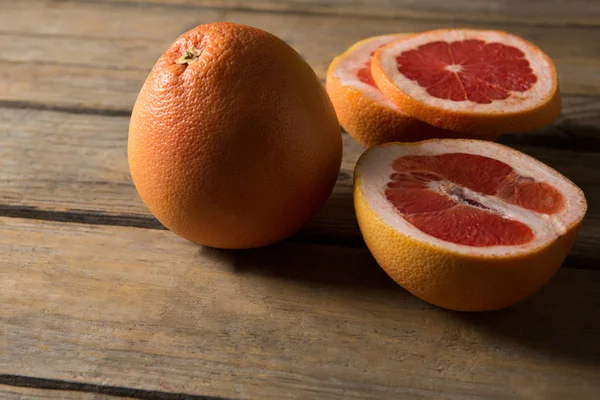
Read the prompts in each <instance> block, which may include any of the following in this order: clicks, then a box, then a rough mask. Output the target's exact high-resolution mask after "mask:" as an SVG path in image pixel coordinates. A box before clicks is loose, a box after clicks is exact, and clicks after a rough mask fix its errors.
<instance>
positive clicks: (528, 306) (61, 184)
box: [0, 0, 600, 400]
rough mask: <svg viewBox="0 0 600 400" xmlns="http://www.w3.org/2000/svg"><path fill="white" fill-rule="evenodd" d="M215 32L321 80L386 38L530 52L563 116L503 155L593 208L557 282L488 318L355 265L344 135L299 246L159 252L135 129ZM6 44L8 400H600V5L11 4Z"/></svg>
mask: <svg viewBox="0 0 600 400" xmlns="http://www.w3.org/2000/svg"><path fill="white" fill-rule="evenodd" d="M215 20H228V21H234V22H240V23H246V24H249V25H254V26H257V27H260V28H263V29H265V30H268V31H270V32H272V33H274V34H276V35H278V36H280V37H281V38H282V39H284V40H285V41H287V42H288V43H289V44H291V45H292V46H293V47H294V48H296V49H297V50H298V51H299V52H300V53H301V54H302V55H303V56H304V57H305V58H306V60H307V61H308V62H309V63H310V64H311V66H312V67H313V68H314V69H315V71H316V72H317V74H318V75H319V77H320V78H321V79H324V77H325V72H326V69H327V66H328V64H329V62H330V61H331V59H332V58H333V57H334V56H335V55H336V54H338V53H340V52H341V51H343V50H344V49H345V48H347V47H348V46H349V45H350V44H352V43H353V42H355V41H356V40H359V39H362V38H364V37H368V36H372V35H377V34H382V33H389V32H398V31H419V30H425V29H433V28H443V27H455V26H469V27H476V28H491V29H504V30H507V31H510V32H513V33H516V34H519V35H522V36H523V37H525V38H527V39H530V40H532V41H533V42H535V43H537V44H538V45H539V46H540V47H541V48H542V49H543V50H544V51H546V52H547V53H548V54H549V55H550V56H551V57H552V58H553V59H554V60H555V62H556V65H557V68H558V71H559V77H560V83H561V91H562V93H563V94H564V96H563V97H564V103H563V104H564V109H563V115H562V117H561V118H560V120H559V121H557V122H556V123H555V124H553V125H552V126H550V127H548V128H546V129H544V130H541V131H539V132H535V133H533V134H529V135H515V136H504V137H502V138H501V140H500V141H501V142H503V143H507V144H510V145H511V146H513V147H515V148H517V149H520V150H523V151H525V152H526V153H529V154H531V155H533V156H535V157H537V158H539V159H540V160H542V161H544V162H546V163H548V164H549V165H551V166H552V167H554V168H556V169H557V170H558V171H560V172H562V173H564V174H565V175H566V176H567V177H569V178H571V179H572V180H573V181H574V182H575V183H577V184H578V185H579V186H581V187H582V188H583V189H584V191H585V192H586V195H587V199H588V202H589V205H590V209H589V212H588V216H587V218H586V221H585V223H584V226H583V229H582V231H581V234H580V237H579V239H578V241H577V243H576V245H575V247H574V249H573V251H572V253H571V254H570V255H569V257H568V258H567V260H566V261H565V264H564V267H565V268H562V269H561V270H560V272H559V273H558V275H557V276H556V277H555V278H553V279H552V280H551V282H550V283H549V285H548V286H546V287H545V288H544V289H543V290H542V291H541V292H539V293H538V294H536V295H534V296H532V297H531V298H530V299H528V300H526V301H524V302H522V303H520V304H518V305H516V306H514V307H511V308H509V309H507V310H504V311H501V312H496V313H486V314H461V313H452V312H447V311H444V310H440V309H438V308H435V307H432V306H429V305H427V304H425V303H423V302H421V301H420V300H418V299H416V298H415V297H413V296H411V295H410V294H408V293H407V292H405V291H403V290H402V289H401V288H400V287H398V286H397V285H396V284H394V283H393V282H392V281H391V280H390V279H389V278H388V277H387V276H386V275H385V274H384V273H383V272H382V270H381V269H380V268H379V267H378V266H377V265H376V264H375V262H374V261H373V259H372V257H371V256H370V255H369V253H368V250H367V249H366V248H365V247H364V244H363V243H362V239H361V236H360V233H359V231H358V227H357V225H356V220H355V217H354V211H353V206H352V201H351V197H350V195H351V184H352V168H353V166H354V163H355V162H356V159H357V158H358V156H359V155H360V153H361V152H362V151H363V149H362V148H361V147H360V146H359V145H358V144H356V142H354V141H353V140H352V139H350V138H349V137H348V136H347V135H345V136H344V145H345V155H344V161H343V165H342V171H341V174H340V178H339V180H338V184H337V186H336V189H335V191H334V193H333V195H332V197H331V199H330V201H329V202H328V203H327V205H326V206H325V208H324V209H323V210H322V212H321V213H320V214H319V215H318V216H317V217H316V218H315V219H314V220H313V221H312V222H311V223H310V224H309V225H308V226H306V227H305V229H304V230H303V231H302V232H301V233H300V234H298V235H296V236H295V237H294V238H293V239H292V240H289V241H286V242H283V243H281V244H279V245H276V246H273V247H270V248H267V249H261V250H255V251H245V252H225V251H214V250H209V249H206V248H202V247H200V246H196V245H193V244H191V243H189V242H186V241H184V240H181V239H180V238H178V237H176V236H175V235H173V234H171V233H169V232H167V231H164V230H162V227H161V225H160V224H159V223H158V222H157V221H156V220H155V219H154V218H153V217H152V216H151V215H150V214H149V213H148V211H147V209H146V208H145V207H144V206H143V204H142V202H141V200H140V199H139V198H138V196H137V194H136V192H135V188H134V187H133V185H132V183H131V180H130V177H129V173H128V170H127V160H126V146H125V145H126V138H127V125H128V122H129V121H128V116H129V113H130V111H131V107H132V105H133V102H134V100H135V96H136V95H137V92H138V90H139V88H140V86H141V84H142V82H143V80H144V78H145V77H146V75H147V73H148V71H149V70H150V68H151V67H152V65H153V64H154V62H155V60H156V59H157V57H158V56H159V55H160V54H161V53H162V52H163V51H164V49H165V48H166V47H167V46H168V45H169V43H171V42H172V41H173V39H174V38H175V37H176V36H177V35H179V34H181V33H182V32H184V31H186V30H188V29H190V28H192V27H194V26H196V25H198V24H200V23H204V22H211V21H215ZM0 26H1V28H0V304H2V306H1V307H0V398H11V399H12V398H24V399H27V398H67V399H68V398H73V399H95V398H111V397H110V396H117V397H118V398H123V397H131V398H138V399H158V398H166V399H181V398H186V399H187V398H202V399H208V398H209V397H190V396H191V395H201V396H211V395H219V396H227V397H231V398H235V399H250V398H257V399H258V398H260V399H270V398H273V399H281V398H328V399H338V398H339V399H352V398H357V399H358V398H382V399H384V398H394V399H395V398H403V399H404V398H407V399H411V398H423V397H428V398H457V399H458V398H460V399H465V398H486V399H496V398H498V399H506V398H517V399H524V398H526V399H563V398H576V399H583V400H585V399H596V398H597V397H598V393H599V392H600V374H599V373H598V371H599V370H600V340H598V337H600V311H599V310H600V272H599V271H598V270H600V253H598V249H599V248H600V208H599V207H598V205H599V204H600V188H599V186H600V178H599V177H598V174H597V173H596V172H595V171H598V170H599V167H600V139H599V136H600V135H599V133H600V75H598V73H597V71H598V66H600V48H599V47H598V43H600V2H598V1H596V0H578V1H576V2H558V1H556V2H555V1H552V2H547V1H543V0H535V1H529V2H528V1H521V0H496V1H487V0H456V1H453V2H444V1H440V0H423V1H418V2H415V1H412V0H396V1H392V0H373V1H368V2H367V1H361V0H348V1H342V0H327V1H318V0H282V1H274V0H248V1H241V0H222V1H217V0H74V1H62V0H19V1H0ZM115 225H120V226H115ZM140 228H143V229H140ZM148 228H150V229H148Z"/></svg>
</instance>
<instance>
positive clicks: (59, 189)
mask: <svg viewBox="0 0 600 400" xmlns="http://www.w3.org/2000/svg"><path fill="white" fill-rule="evenodd" d="M128 124H129V119H128V118H126V117H111V118H107V117H104V116H96V115H85V114H71V113H61V112H53V111H38V110H10V109H2V108H0V214H2V215H8V216H27V217H30V218H42V219H54V220H59V221H78V222H84V223H100V224H112V225H129V226H137V227H148V228H161V225H160V224H159V223H158V222H157V221H156V220H155V219H154V218H153V217H152V216H151V215H150V214H149V212H148V210H147V209H146V207H145V206H144V204H143V203H142V201H141V199H140V198H139V196H138V195H137V192H136V190H135V187H134V186H133V184H132V182H131V178H130V175H129V169H128V166H127V150H126V148H127V145H126V143H127V129H128ZM343 138H344V158H343V163H342V171H341V173H340V176H339V179H338V183H337V186H336V188H335V190H334V193H333V194H332V196H331V198H330V200H329V202H328V203H327V204H326V205H325V207H324V208H323V210H322V211H321V213H320V214H319V215H318V216H317V217H316V218H315V219H314V220H313V221H312V222H311V223H310V224H309V225H308V226H306V228H305V229H304V231H303V232H302V233H301V234H300V235H299V236H298V237H297V238H296V239H297V240H312V241H318V242H324V243H338V244H343V245H346V246H348V245H349V246H362V245H363V242H362V239H361V235H360V232H359V230H358V226H357V223H356V219H355V216H354V208H353V204H352V197H351V192H352V176H353V169H354V165H355V163H356V161H357V159H358V157H359V156H360V154H361V153H362V152H363V150H364V148H363V147H362V146H360V145H359V144H357V143H356V142H355V141H354V140H353V139H352V138H351V137H350V136H348V135H343ZM557 145H560V143H558V144H557ZM512 146H513V147H515V148H517V149H520V150H523V151H525V152H526V153H528V154H531V155H533V156H534V157H536V158H538V159H540V160H541V161H543V162H545V163H547V164H548V165H550V166H552V167H554V168H555V169H557V170H558V171H559V172H561V173H563V174H565V175H566V176H567V177H568V178H570V179H572V180H573V181H574V182H575V183H576V184H577V185H579V186H580V187H581V188H582V189H583V190H584V192H585V193H586V197H587V200H588V203H589V204H590V209H589V211H588V215H587V217H586V220H585V222H584V226H583V229H582V232H581V235H580V238H579V240H578V242H577V244H576V246H575V248H574V250H573V253H572V256H571V258H570V259H569V265H573V266H589V267H590V268H600V263H599V262H598V261H599V257H600V254H598V252H597V251H596V249H597V248H598V246H600V210H599V209H598V208H597V207H595V205H596V204H600V177H599V176H598V174H594V173H590V171H594V170H597V169H598V168H600V153H589V152H580V153H578V154H577V155H574V154H575V153H573V152H571V151H564V150H556V149H545V148H540V147H535V146H529V145H519V144H513V145H512Z"/></svg>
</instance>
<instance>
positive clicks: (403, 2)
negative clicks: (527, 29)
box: [75, 0, 600, 27]
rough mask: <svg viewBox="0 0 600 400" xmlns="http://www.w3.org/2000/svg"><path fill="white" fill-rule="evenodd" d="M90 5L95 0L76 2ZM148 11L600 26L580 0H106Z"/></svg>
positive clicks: (592, 7) (598, 16)
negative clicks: (160, 7)
mask: <svg viewBox="0 0 600 400" xmlns="http://www.w3.org/2000/svg"><path fill="white" fill-rule="evenodd" d="M75 1H89V0H75ZM105 2H114V3H121V4H122V3H129V4H136V5H138V6H140V7H144V6H147V5H151V4H157V5H165V6H183V7H187V8H188V9H192V10H193V9H194V8H206V7H214V8H223V9H244V10H255V11H263V12H288V13H303V14H308V15H312V14H329V15H344V16H346V15H348V16H375V17H381V18H394V19H402V18H410V19H433V20H452V21H454V22H455V23H457V22H463V21H481V22H486V23H493V22H503V23H507V24H510V25H514V24H524V25H552V26H561V25H563V26H564V25H567V26H574V27H577V26H598V25H600V4H599V3H598V2H597V1H595V0H578V1H577V3H576V5H575V6H571V5H569V3H565V2H561V1H550V2H549V1H546V0H530V1H520V0H495V1H489V0H455V1H452V2H446V1H439V0H420V1H411V0H369V1H364V0H347V1H344V0H329V1H321V0H283V1H281V0H279V1H277V0H270V1H269V0H244V1H242V0H105Z"/></svg>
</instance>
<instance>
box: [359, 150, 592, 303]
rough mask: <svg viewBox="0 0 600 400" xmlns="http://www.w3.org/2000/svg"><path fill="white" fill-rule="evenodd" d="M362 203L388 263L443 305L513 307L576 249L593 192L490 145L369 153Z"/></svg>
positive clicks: (368, 234) (368, 237)
mask: <svg viewBox="0 0 600 400" xmlns="http://www.w3.org/2000/svg"><path fill="white" fill-rule="evenodd" d="M354 203H355V209H356V215H357V219H358V223H359V226H360V230H361V232H362V234H363V236H364V239H365V242H366V244H367V246H368V248H369V249H370V251H371V253H372V254H373V256H374V258H375V259H376V260H377V262H378V263H379V265H380V266H381V267H382V268H383V269H384V270H385V271H386V272H387V274H388V275H389V276H390V277H391V278H392V279H394V280H395V281H396V282H397V283H398V284H400V285H401V286H403V287H404V288H406V289H407V290H408V291H409V292H411V293H413V294H414V295H416V296H418V297H420V298H421V299H423V300H425V301H427V302H429V303H432V304H435V305H437V306H440V307H443V308H447V309H452V310H462V311H483V310H493V309H499V308H503V307H507V306H509V305H511V304H513V303H515V302H518V301H520V300H523V299H525V298H526V297H528V296H529V295H531V294H532V293H534V292H535V291H537V290H538V289H539V288H540V287H542V286H543V285H544V284H545V283H546V282H547V281H548V280H549V279H550V278H551V277H552V275H553V274H554V273H555V272H556V271H557V270H558V268H559V267H560V265H561V264H562V262H563V260H564V259H565V257H566V256H567V253H568V252H569V251H570V249H571V247H572V245H573V242H574V240H575V237H576V234H577V232H578V229H579V227H580V225H581V222H582V220H583V217H584V215H585V213H586V209H587V203H586V199H585V196H584V194H583V192H582V191H581V190H580V189H579V188H578V187H577V186H575V185H574V184H573V183H572V182H571V181H569V180H568V179H567V178H565V177H564V176H562V175H561V174H560V173H558V172H557V171H555V170H553V169H552V168H550V167H548V166H546V165H545V164H543V163H542V162H540V161H538V160H536V159H534V158H532V157H530V156H528V155H526V154H523V153H521V152H519V151H517V150H514V149H512V148H509V147H506V146H503V145H500V144H497V143H494V142H489V141H482V140H467V139H439V140H428V141H423V142H417V143H388V144H385V145H380V146H376V147H372V148H370V149H369V150H367V151H366V152H365V153H363V155H361V157H360V159H359V161H358V163H357V165H356V168H355V184H354Z"/></svg>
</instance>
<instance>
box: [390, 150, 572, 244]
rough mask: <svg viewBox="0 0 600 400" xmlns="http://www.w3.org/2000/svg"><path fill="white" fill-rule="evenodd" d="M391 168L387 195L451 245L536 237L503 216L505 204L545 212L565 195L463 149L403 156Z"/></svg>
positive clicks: (551, 210) (423, 227)
mask: <svg viewBox="0 0 600 400" xmlns="http://www.w3.org/2000/svg"><path fill="white" fill-rule="evenodd" d="M392 167H393V170H394V173H392V174H391V175H390V180H389V182H388V183H387V185H386V187H385V190H384V193H385V197H386V199H387V200H388V201H389V202H390V203H391V204H392V205H393V206H394V207H395V208H396V210H397V211H398V212H399V213H400V215H401V216H402V217H403V218H404V219H405V220H406V221H408V222H409V223H411V224H412V225H414V226H415V227H416V228H418V229H419V230H421V231H423V232H424V233H427V234H429V235H431V236H434V237H436V238H438V239H441V240H445V241H448V242H451V243H456V244H462V245H467V246H475V247H486V246H514V245H521V244H525V243H528V242H530V241H532V240H533V239H534V233H533V231H532V230H531V228H529V226H527V225H525V224H524V223H522V222H520V221H517V220H515V219H512V218H510V217H509V216H507V215H506V214H507V211H508V207H503V203H506V204H510V205H513V206H517V207H520V208H524V209H527V210H530V211H533V212H536V213H539V214H546V215H552V214H556V213H558V212H560V211H561V210H562V209H563V208H564V207H565V202H566V200H565V198H564V196H563V195H562V194H561V193H560V192H559V191H558V190H557V189H556V188H555V187H554V186H552V185H550V184H548V183H546V182H539V181H536V180H535V179H534V178H531V177H526V176H523V175H521V174H519V173H517V172H516V171H515V170H514V169H513V168H512V167H511V166H509V165H508V164H505V163H503V162H501V161H498V160H496V159H493V158H489V157H484V156H479V155H474V154H467V153H445V154H439V155H431V156H403V157H400V158H398V159H396V160H395V161H394V162H393V164H392ZM492 200H495V201H492ZM498 200H500V201H498Z"/></svg>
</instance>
